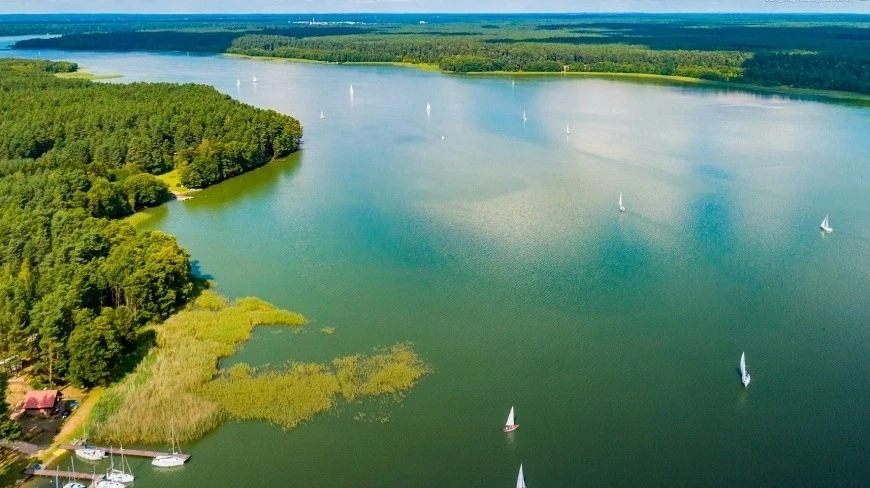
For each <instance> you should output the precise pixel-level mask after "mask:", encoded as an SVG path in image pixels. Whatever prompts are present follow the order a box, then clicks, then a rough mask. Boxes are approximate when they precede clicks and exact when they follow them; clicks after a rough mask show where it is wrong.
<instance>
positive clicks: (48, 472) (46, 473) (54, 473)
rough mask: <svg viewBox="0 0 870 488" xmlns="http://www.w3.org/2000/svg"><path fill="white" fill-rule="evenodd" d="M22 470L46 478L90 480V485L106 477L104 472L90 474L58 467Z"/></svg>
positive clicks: (94, 484)
mask: <svg viewBox="0 0 870 488" xmlns="http://www.w3.org/2000/svg"><path fill="white" fill-rule="evenodd" d="M24 472H25V473H26V474H28V475H30V476H43V477H46V478H57V479H62V480H67V479H74V480H86V481H90V482H91V484H90V486H96V484H97V483H98V482H100V481H103V478H105V477H106V475H104V474H92V473H76V472H75V471H63V470H60V469H32V468H31V469H26V470H24Z"/></svg>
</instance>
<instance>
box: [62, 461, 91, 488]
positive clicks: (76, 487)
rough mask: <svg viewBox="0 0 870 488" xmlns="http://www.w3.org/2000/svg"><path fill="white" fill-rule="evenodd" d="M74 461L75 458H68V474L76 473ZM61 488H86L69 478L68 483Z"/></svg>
mask: <svg viewBox="0 0 870 488" xmlns="http://www.w3.org/2000/svg"><path fill="white" fill-rule="evenodd" d="M74 459H75V458H69V462H70V468H69V471H70V473H75V472H76V463H75V461H74ZM63 488H87V487H86V486H85V485H83V484H81V483H78V482H77V481H75V480H74V479H72V478H69V480H68V483H66V484H65V485H63Z"/></svg>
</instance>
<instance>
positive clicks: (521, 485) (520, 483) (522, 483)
mask: <svg viewBox="0 0 870 488" xmlns="http://www.w3.org/2000/svg"><path fill="white" fill-rule="evenodd" d="M517 488H526V478H525V477H523V465H522V464H520V474H518V475H517Z"/></svg>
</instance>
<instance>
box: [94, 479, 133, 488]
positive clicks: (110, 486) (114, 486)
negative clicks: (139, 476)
mask: <svg viewBox="0 0 870 488" xmlns="http://www.w3.org/2000/svg"><path fill="white" fill-rule="evenodd" d="M95 486H96V487H97V488H126V485H124V483H119V482H117V481H109V480H102V481H97V484H96V485H95Z"/></svg>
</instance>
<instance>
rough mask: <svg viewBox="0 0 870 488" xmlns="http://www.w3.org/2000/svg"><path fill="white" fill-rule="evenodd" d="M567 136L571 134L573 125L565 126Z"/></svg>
mask: <svg viewBox="0 0 870 488" xmlns="http://www.w3.org/2000/svg"><path fill="white" fill-rule="evenodd" d="M565 134H571V124H567V125H565Z"/></svg>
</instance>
